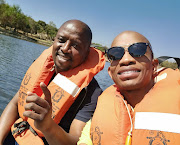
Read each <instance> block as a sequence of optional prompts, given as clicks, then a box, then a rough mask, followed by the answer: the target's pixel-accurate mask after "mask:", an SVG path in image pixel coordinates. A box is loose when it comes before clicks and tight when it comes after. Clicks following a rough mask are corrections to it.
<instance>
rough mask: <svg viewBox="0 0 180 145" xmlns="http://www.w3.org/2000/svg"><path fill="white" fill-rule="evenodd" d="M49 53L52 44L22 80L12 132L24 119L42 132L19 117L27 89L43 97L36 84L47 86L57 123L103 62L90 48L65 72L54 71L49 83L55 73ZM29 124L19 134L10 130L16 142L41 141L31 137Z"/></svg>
mask: <svg viewBox="0 0 180 145" xmlns="http://www.w3.org/2000/svg"><path fill="white" fill-rule="evenodd" d="M51 52H52V46H51V47H50V48H49V49H47V50H45V51H44V52H43V53H42V54H41V55H40V56H39V58H38V59H37V60H36V61H35V62H33V64H32V65H31V66H30V68H29V69H28V71H27V72H26V74H25V77H24V79H23V80H22V83H21V86H20V89H19V100H18V111H19V116H20V117H21V118H19V119H18V120H17V121H16V122H15V126H14V125H13V126H12V131H14V130H16V129H17V128H16V126H17V124H19V122H22V121H24V120H25V121H27V122H28V123H29V124H30V126H31V127H32V128H33V129H34V130H35V131H36V133H37V134H38V135H39V136H41V137H42V136H43V134H42V133H41V132H40V131H39V130H37V129H36V128H35V127H34V121H33V120H32V119H30V118H26V117H24V116H23V112H24V111H25V109H24V106H25V104H26V103H25V100H26V97H27V92H28V91H30V92H33V93H36V94H37V95H38V96H41V97H44V94H43V92H42V90H41V88H40V85H39V84H40V82H44V83H45V84H46V85H48V89H49V90H50V92H51V98H52V118H53V120H54V122H55V123H57V124H58V123H59V122H60V120H61V119H62V117H63V116H64V114H65V113H66V112H67V110H68V109H69V108H70V106H71V105H72V104H73V102H74V101H75V99H76V98H77V97H78V95H79V93H80V92H81V90H82V89H83V88H84V87H86V86H88V84H89V83H90V82H91V80H92V78H93V77H94V76H95V75H96V74H97V73H98V72H99V71H101V70H102V69H103V67H104V64H105V58H104V55H103V53H102V52H101V51H99V50H96V49H94V48H92V47H91V48H90V52H89V55H88V57H87V59H86V61H85V62H84V63H82V64H81V65H80V66H78V67H76V68H73V69H71V70H68V71H66V72H61V73H58V74H57V75H56V76H55V77H54V79H53V80H52V81H51V82H50V80H51V78H52V76H53V74H54V73H55V70H54V61H53V59H52V54H51ZM49 82H50V83H49ZM20 126H21V125H20ZM31 127H30V130H29V129H26V130H25V131H23V132H22V133H21V132H20V131H18V132H17V131H14V132H16V133H14V137H15V139H16V141H17V142H18V143H19V144H27V142H29V143H30V144H32V140H33V142H34V144H38V145H39V144H40V143H41V144H43V141H42V140H41V138H39V137H38V136H36V137H35V135H34V134H33V133H32V132H31V130H32V129H31ZM33 138H35V139H33Z"/></svg>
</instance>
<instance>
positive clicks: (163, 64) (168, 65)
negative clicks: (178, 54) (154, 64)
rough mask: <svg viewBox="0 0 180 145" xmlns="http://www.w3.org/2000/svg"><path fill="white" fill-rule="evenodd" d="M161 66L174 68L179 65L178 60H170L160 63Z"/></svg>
mask: <svg viewBox="0 0 180 145" xmlns="http://www.w3.org/2000/svg"><path fill="white" fill-rule="evenodd" d="M160 66H161V67H167V68H172V69H177V68H178V65H177V63H176V62H170V61H167V60H166V61H164V62H162V63H161V64H160Z"/></svg>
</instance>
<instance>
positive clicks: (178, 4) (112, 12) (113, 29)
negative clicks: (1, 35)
mask: <svg viewBox="0 0 180 145" xmlns="http://www.w3.org/2000/svg"><path fill="white" fill-rule="evenodd" d="M5 1H6V2H7V3H8V4H10V5H13V4H15V5H19V6H20V8H21V9H22V12H23V13H24V14H26V15H28V16H31V17H32V18H33V19H34V20H36V21H38V20H42V21H45V22H46V23H49V22H50V21H53V22H54V23H55V24H56V26H57V28H59V27H60V26H61V24H63V23H64V22H65V21H67V20H69V19H79V20H81V21H83V22H85V23H87V24H88V25H89V26H90V28H91V30H92V32H93V42H94V43H100V44H102V45H105V46H107V47H110V45H111V42H112V41H113V39H114V38H115V36H117V35H118V34H119V33H120V32H122V31H125V30H133V31H137V32H139V33H141V34H143V35H144V36H145V37H147V38H148V40H149V41H150V42H151V44H152V47H153V51H154V53H155V56H156V57H158V56H162V55H167V56H174V57H180V45H179V44H178V43H179V42H180V28H179V27H180V1H179V0H109V1H108V0H52V1H50V0H5Z"/></svg>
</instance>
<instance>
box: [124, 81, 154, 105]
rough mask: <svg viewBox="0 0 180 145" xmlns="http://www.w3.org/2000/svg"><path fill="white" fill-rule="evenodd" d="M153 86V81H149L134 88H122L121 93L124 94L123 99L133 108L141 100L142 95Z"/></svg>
mask: <svg viewBox="0 0 180 145" xmlns="http://www.w3.org/2000/svg"><path fill="white" fill-rule="evenodd" d="M153 86H154V82H151V83H150V84H149V85H147V86H145V87H143V88H140V89H135V90H123V91H121V94H122V95H123V96H124V98H125V100H127V102H128V103H129V104H130V105H131V106H132V107H133V108H134V107H135V106H136V104H138V103H139V102H141V100H142V99H143V98H144V96H145V95H146V94H147V93H148V92H149V91H150V90H151V88H152V87H153Z"/></svg>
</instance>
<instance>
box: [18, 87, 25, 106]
mask: <svg viewBox="0 0 180 145" xmlns="http://www.w3.org/2000/svg"><path fill="white" fill-rule="evenodd" d="M26 96H27V94H26V93H25V92H23V91H21V90H20V91H19V98H18V100H19V101H18V103H19V105H21V106H23V105H24V102H25V101H24V100H25V97H26Z"/></svg>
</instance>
